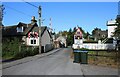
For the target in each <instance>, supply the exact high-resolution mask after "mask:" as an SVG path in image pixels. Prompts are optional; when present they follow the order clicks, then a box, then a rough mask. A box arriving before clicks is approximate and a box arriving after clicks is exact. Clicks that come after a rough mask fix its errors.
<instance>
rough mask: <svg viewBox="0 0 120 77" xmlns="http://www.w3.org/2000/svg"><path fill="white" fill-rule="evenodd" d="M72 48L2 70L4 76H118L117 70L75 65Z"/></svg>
mask: <svg viewBox="0 0 120 77" xmlns="http://www.w3.org/2000/svg"><path fill="white" fill-rule="evenodd" d="M71 51H72V50H71V49H70V48H63V49H62V50H60V51H57V52H55V53H53V54H51V55H48V56H45V57H42V58H38V59H35V60H32V61H29V62H26V63H23V64H19V65H15V66H12V67H9V68H5V69H3V70H2V74H3V75H81V76H82V75H83V77H84V75H117V74H118V73H117V69H113V68H107V67H106V68H105V67H98V66H92V65H89V64H88V65H83V64H82V65H81V64H79V63H73V60H72V59H71V58H70V53H71Z"/></svg>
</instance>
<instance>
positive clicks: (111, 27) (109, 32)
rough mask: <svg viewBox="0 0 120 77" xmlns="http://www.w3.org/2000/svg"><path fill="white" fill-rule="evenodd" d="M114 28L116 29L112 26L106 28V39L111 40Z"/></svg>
mask: <svg viewBox="0 0 120 77" xmlns="http://www.w3.org/2000/svg"><path fill="white" fill-rule="evenodd" d="M116 27H117V26H116V25H114V26H108V38H112V35H113V33H114V32H115V28H116Z"/></svg>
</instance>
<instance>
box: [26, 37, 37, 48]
mask: <svg viewBox="0 0 120 77" xmlns="http://www.w3.org/2000/svg"><path fill="white" fill-rule="evenodd" d="M33 39H36V44H31V40H33ZM26 45H29V46H39V37H38V38H28V37H27V38H26Z"/></svg>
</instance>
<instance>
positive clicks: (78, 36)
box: [74, 27, 83, 44]
mask: <svg viewBox="0 0 120 77" xmlns="http://www.w3.org/2000/svg"><path fill="white" fill-rule="evenodd" d="M82 43H83V33H82V31H81V30H80V28H79V27H78V29H77V30H76V32H75V34H74V44H82Z"/></svg>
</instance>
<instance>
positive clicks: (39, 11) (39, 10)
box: [38, 6, 41, 53]
mask: <svg viewBox="0 0 120 77" xmlns="http://www.w3.org/2000/svg"><path fill="white" fill-rule="evenodd" d="M38 14H39V19H38V20H39V53H41V6H39V8H38Z"/></svg>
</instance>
